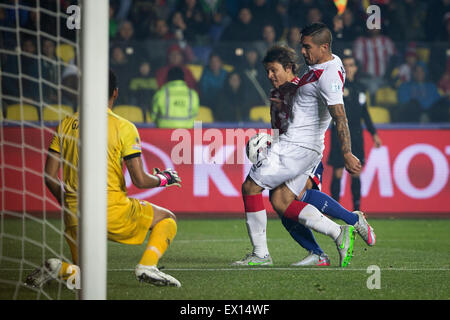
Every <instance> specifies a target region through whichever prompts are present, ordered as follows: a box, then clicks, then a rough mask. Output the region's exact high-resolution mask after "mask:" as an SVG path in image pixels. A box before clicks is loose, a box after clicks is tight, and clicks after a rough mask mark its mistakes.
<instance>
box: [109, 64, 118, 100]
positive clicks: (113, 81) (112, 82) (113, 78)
mask: <svg viewBox="0 0 450 320" xmlns="http://www.w3.org/2000/svg"><path fill="white" fill-rule="evenodd" d="M115 89H117V77H116V74H115V73H114V71H112V70H111V69H109V86H108V98H109V99H111V97H112V96H113V93H114V90H115Z"/></svg>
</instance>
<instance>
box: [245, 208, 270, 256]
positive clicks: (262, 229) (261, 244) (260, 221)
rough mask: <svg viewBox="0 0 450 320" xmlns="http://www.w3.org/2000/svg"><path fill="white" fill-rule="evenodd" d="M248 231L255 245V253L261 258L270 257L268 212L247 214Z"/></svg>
mask: <svg viewBox="0 0 450 320" xmlns="http://www.w3.org/2000/svg"><path fill="white" fill-rule="evenodd" d="M245 218H246V223H247V231H248V235H249V236H250V240H251V242H252V245H253V253H254V254H256V255H257V256H258V257H260V258H264V257H265V256H268V255H269V249H268V248H267V238H266V227H267V214H266V210H261V211H257V212H246V213H245Z"/></svg>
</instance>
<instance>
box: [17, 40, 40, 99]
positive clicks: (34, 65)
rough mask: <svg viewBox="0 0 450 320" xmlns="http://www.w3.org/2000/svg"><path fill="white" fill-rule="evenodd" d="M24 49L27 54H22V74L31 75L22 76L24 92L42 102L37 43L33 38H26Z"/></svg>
mask: <svg viewBox="0 0 450 320" xmlns="http://www.w3.org/2000/svg"><path fill="white" fill-rule="evenodd" d="M22 51H23V52H24V53H26V54H22V55H21V56H20V62H21V67H22V74H23V75H26V76H28V77H31V78H32V79H34V81H33V80H30V79H28V78H22V94H23V96H24V97H25V98H28V99H32V100H34V101H36V102H40V94H39V82H38V80H39V67H38V59H37V52H36V43H35V40H34V39H33V38H25V40H24V41H23V43H22Z"/></svg>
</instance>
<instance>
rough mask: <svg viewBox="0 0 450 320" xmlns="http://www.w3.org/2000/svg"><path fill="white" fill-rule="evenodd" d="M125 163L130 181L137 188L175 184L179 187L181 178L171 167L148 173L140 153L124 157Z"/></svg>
mask: <svg viewBox="0 0 450 320" xmlns="http://www.w3.org/2000/svg"><path fill="white" fill-rule="evenodd" d="M125 165H126V166H127V169H128V172H129V173H130V177H131V181H132V182H133V184H134V185H135V186H136V187H137V188H139V189H149V188H156V187H165V186H168V187H169V186H173V185H176V186H178V187H180V182H181V179H180V178H179V177H178V173H177V172H176V171H173V170H172V169H166V170H164V171H160V170H159V169H157V168H156V169H155V171H154V174H149V173H147V172H146V171H145V169H144V164H143V163H142V158H141V157H140V155H137V156H134V157H127V158H125Z"/></svg>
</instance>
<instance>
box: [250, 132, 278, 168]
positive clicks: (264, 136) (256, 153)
mask: <svg viewBox="0 0 450 320" xmlns="http://www.w3.org/2000/svg"><path fill="white" fill-rule="evenodd" d="M272 142H273V138H272V136H271V135H270V134H268V133H264V132H262V133H257V134H256V135H254V136H253V137H251V138H250V140H248V142H247V146H246V152H247V158H248V159H249V160H250V162H251V163H253V164H256V163H258V162H259V161H261V160H263V159H265V158H266V157H267V153H268V151H269V149H270V147H271V146H272Z"/></svg>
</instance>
